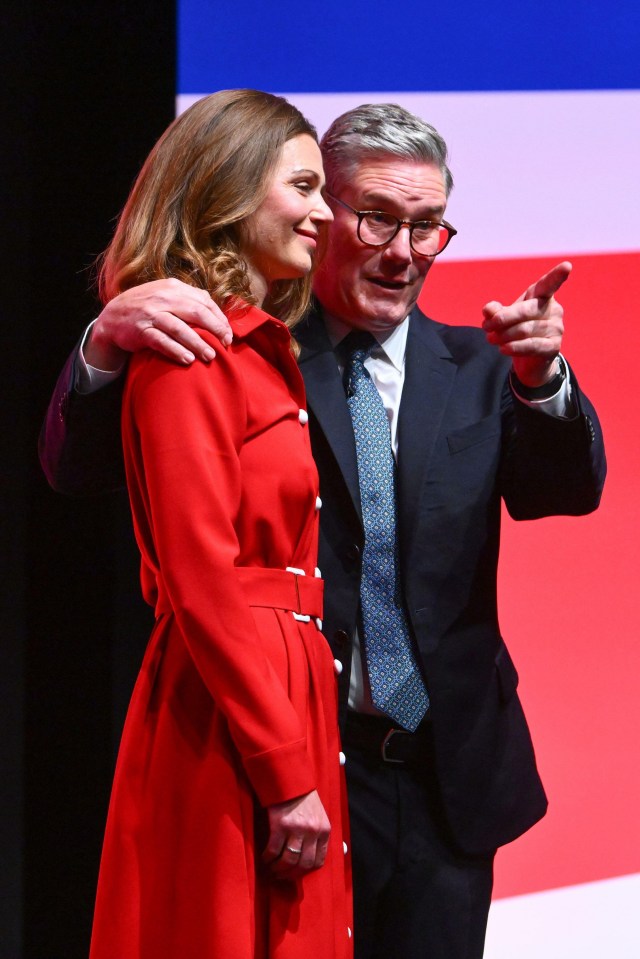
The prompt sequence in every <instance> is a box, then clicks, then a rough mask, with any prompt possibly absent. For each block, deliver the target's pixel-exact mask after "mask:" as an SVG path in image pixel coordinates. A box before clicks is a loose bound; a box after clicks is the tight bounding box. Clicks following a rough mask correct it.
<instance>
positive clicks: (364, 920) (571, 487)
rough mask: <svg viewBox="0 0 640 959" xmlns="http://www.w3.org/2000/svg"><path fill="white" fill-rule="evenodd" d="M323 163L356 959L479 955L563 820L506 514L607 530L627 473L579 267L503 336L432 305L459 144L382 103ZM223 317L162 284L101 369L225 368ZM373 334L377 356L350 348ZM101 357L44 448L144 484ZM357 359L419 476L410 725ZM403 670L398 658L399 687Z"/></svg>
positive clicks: (405, 522)
mask: <svg viewBox="0 0 640 959" xmlns="http://www.w3.org/2000/svg"><path fill="white" fill-rule="evenodd" d="M322 148H323V158H324V163H325V170H326V174H327V195H328V198H329V202H330V203H331V206H332V209H333V212H334V216H335V221H334V223H333V225H332V227H331V235H330V242H329V250H328V253H327V256H326V258H325V259H324V261H323V263H322V265H321V267H320V270H319V272H318V274H317V276H316V282H315V287H314V289H315V294H316V300H317V302H316V304H315V307H314V309H313V311H312V312H311V313H310V315H309V316H308V317H307V318H306V319H305V320H304V321H303V323H302V324H301V325H300V326H299V327H298V328H297V330H296V337H297V338H298V341H299V343H300V346H301V354H300V368H301V370H302V373H303V376H304V380H305V384H306V389H307V397H308V407H309V417H310V420H309V422H310V428H311V435H312V443H313V450H314V456H315V459H316V463H317V465H318V469H319V472H320V481H321V494H322V501H323V504H322V512H321V544H320V558H319V564H320V568H321V570H322V575H323V577H324V579H325V581H326V594H325V597H326V599H325V618H324V633H325V635H326V638H327V640H328V641H329V643H330V644H331V646H332V649H333V652H334V656H335V659H336V670H337V672H338V673H339V684H340V709H341V723H342V728H343V731H344V751H345V753H346V772H347V779H348V784H349V794H350V808H351V829H352V853H353V868H354V893H355V910H356V913H355V945H356V956H357V959H395V957H397V959H400V957H402V959H479V957H481V956H482V952H483V943H484V934H485V928H486V920H487V913H488V908H489V902H490V897H491V884H492V866H493V857H494V854H495V850H496V848H497V847H498V846H499V845H501V844H503V843H506V842H509V841H511V840H512V839H515V838H516V837H517V836H519V835H520V834H521V833H522V832H524V831H525V830H526V829H528V828H529V827H530V826H531V825H533V823H535V822H536V821H537V820H538V819H540V818H541V816H543V815H544V812H545V809H546V797H545V794H544V790H543V788H542V784H541V782H540V779H539V776H538V772H537V769H536V764H535V757H534V752H533V748H532V745H531V739H530V735H529V731H528V728H527V724H526V721H525V718H524V715H523V712H522V708H521V705H520V701H519V698H518V695H517V691H516V688H517V684H518V676H517V672H516V669H515V667H514V665H513V663H512V661H511V659H510V656H509V653H508V651H507V648H506V646H505V644H504V642H503V640H502V638H501V636H500V630H499V624H498V614H497V599H496V575H497V561H498V549H499V532H500V508H501V500H504V501H505V503H506V505H507V508H508V510H509V512H510V513H511V515H512V516H513V517H514V518H516V519H534V518H536V517H541V516H547V515H551V514H571V515H576V514H582V513H588V512H590V511H591V510H593V509H595V508H596V507H597V505H598V502H599V498H600V494H601V490H602V484H603V482H604V475H605V460H604V449H603V443H602V435H601V431H600V427H599V424H598V420H597V417H596V415H595V412H594V410H593V408H592V407H591V405H590V403H589V401H588V400H587V399H586V397H585V396H584V395H583V394H582V393H581V392H580V390H579V387H578V384H577V382H576V380H575V376H574V374H573V372H572V371H571V370H570V369H569V367H568V365H567V364H566V362H565V361H564V359H563V358H562V357H561V356H560V355H559V351H560V345H561V339H562V333H563V321H562V308H561V307H560V306H559V304H558V303H557V301H556V300H555V297H554V294H555V292H556V291H557V289H558V288H559V287H560V286H561V284H562V283H563V282H564V280H565V279H566V278H567V276H568V274H569V271H570V265H569V264H560V265H559V266H557V267H556V268H555V269H554V270H552V271H550V273H548V274H547V275H546V276H544V277H542V278H541V279H540V280H539V281H538V282H537V283H535V284H533V285H532V286H531V287H530V288H529V289H528V290H527V291H526V293H525V294H523V296H522V297H521V298H520V299H519V300H518V301H516V302H515V303H513V304H511V305H509V306H503V305H502V304H500V303H497V302H492V303H489V304H487V305H486V306H485V308H484V324H483V325H484V332H483V331H482V330H479V329H472V328H469V327H464V328H463V327H451V326H446V325H444V324H441V323H437V322H434V321H433V320H430V319H428V318H427V317H425V316H424V315H423V314H422V313H421V312H420V310H419V309H418V308H417V307H416V301H417V298H418V295H419V293H420V290H421V288H422V284H423V282H424V279H425V277H426V274H427V272H428V270H429V269H430V267H431V265H432V263H433V262H434V259H435V256H437V255H438V254H439V253H440V252H441V251H442V249H444V247H445V246H446V245H447V243H448V242H449V240H450V239H451V238H452V237H453V236H454V235H455V230H454V229H453V228H452V227H451V226H450V225H449V224H447V223H446V221H445V220H444V213H445V207H446V202H447V197H448V194H449V191H450V188H451V183H452V180H451V174H450V172H449V170H448V167H447V156H446V146H445V144H444V141H443V140H442V138H441V137H440V136H439V134H438V133H437V132H436V131H435V130H434V129H433V128H432V127H430V126H429V125H428V124H425V123H424V122H423V121H421V120H419V119H418V118H416V117H414V116H412V115H411V114H409V113H407V112H406V111H404V110H403V109H401V108H399V107H396V106H392V105H375V106H365V107H361V108H358V109H357V110H353V111H350V112H349V113H347V114H345V115H344V116H342V117H340V118H338V120H336V121H335V123H334V124H333V125H332V127H331V128H330V130H329V131H328V133H327V134H326V135H325V137H324V138H323V143H322ZM212 323H213V324H214V326H215V328H216V331H217V332H222V328H221V326H220V318H219V317H218V316H217V314H216V311H215V308H214V307H213V306H212V304H211V302H210V301H209V300H208V297H207V294H206V293H203V291H196V290H191V289H190V288H188V287H184V286H183V285H181V284H178V283H175V282H173V281H156V282H154V283H150V284H146V285H145V286H142V287H139V288H137V290H131V291H127V292H126V293H124V294H121V296H120V297H118V298H116V300H114V301H112V303H111V304H108V305H107V307H106V308H105V310H104V311H103V313H102V314H101V316H100V317H99V318H98V320H97V322H96V324H95V327H94V330H93V333H92V335H91V337H90V339H89V340H88V343H86V344H85V355H86V359H87V360H89V362H90V363H91V366H92V367H98V368H102V369H105V370H112V369H115V368H116V367H117V366H118V365H119V363H120V362H121V361H122V359H123V357H124V356H125V354H126V350H128V349H136V348H139V347H140V346H149V345H152V346H154V347H155V348H159V349H161V350H163V351H164V352H166V353H167V355H169V356H171V357H172V358H174V359H176V360H178V361H180V362H192V361H193V360H194V358H195V357H199V358H201V359H205V360H210V359H211V356H210V355H209V354H205V353H204V352H203V345H202V342H201V341H199V338H198V336H197V334H196V332H195V331H194V330H193V329H191V328H190V327H191V325H193V324H195V325H205V326H209V327H211V325H212ZM354 330H359V331H365V333H366V332H368V333H371V334H373V337H374V339H373V340H372V341H371V340H370V341H369V343H368V345H367V346H366V347H362V346H361V344H360V345H358V344H356V345H355V346H353V344H352V346H351V347H350V348H349V349H347V348H346V347H345V345H344V344H345V341H346V337H347V335H348V334H350V332H352V331H354ZM346 342H349V341H346ZM358 350H360V353H359V354H358ZM354 357H355V359H354ZM83 363H84V360H82V358H81V357H72V358H71V359H70V362H69V364H68V365H67V367H66V368H65V371H63V374H62V375H61V378H60V380H59V383H58V388H57V391H56V394H55V395H54V398H53V400H52V404H51V407H50V410H49V415H48V419H47V422H46V424H45V429H44V432H43V447H42V458H43V465H44V467H45V470H46V472H47V475H48V477H49V479H50V481H51V482H52V484H53V485H54V486H57V487H58V488H63V489H65V490H67V491H73V490H76V489H92V488H93V489H98V488H105V487H108V486H109V485H115V484H117V483H119V482H121V480H122V470H121V464H120V463H119V460H118V432H117V418H116V413H117V408H118V403H119V393H118V387H117V385H114V384H112V385H110V386H107V387H105V388H104V389H102V390H99V391H98V392H94V393H91V394H90V395H88V396H84V397H83V396H81V395H80V394H79V393H78V391H77V390H76V389H75V385H76V382H77V381H76V377H77V375H78V374H77V370H76V366H77V365H78V364H79V365H80V366H82V365H83ZM354 363H356V364H357V363H360V367H359V368H358V369H359V374H358V375H359V377H360V379H359V380H358V383H362V382H363V381H367V380H369V381H371V382H373V384H374V385H375V387H376V389H377V394H376V395H377V400H376V402H378V403H380V402H381V407H382V408H383V409H384V414H385V416H386V422H387V424H388V435H387V439H386V443H387V445H388V446H390V447H391V451H392V454H393V458H394V460H395V463H396V466H394V467H393V471H394V474H395V475H394V476H393V477H392V486H393V487H394V491H393V493H392V499H395V501H396V502H395V504H393V503H392V506H391V508H390V510H389V509H388V510H387V518H386V520H385V521H384V522H386V523H387V525H389V524H390V526H391V535H392V537H395V545H393V544H392V547H391V549H390V552H391V553H393V550H394V549H395V550H396V553H395V555H396V557H397V559H398V562H397V563H396V564H394V563H391V567H393V568H392V569H391V572H390V574H389V575H390V576H391V579H392V592H393V593H394V595H395V598H396V599H397V606H398V610H396V612H397V613H398V615H399V616H400V618H401V620H402V623H403V625H401V626H396V625H393V626H392V629H391V633H393V634H394V636H392V637H391V638H392V639H395V634H398V633H400V632H404V633H406V642H405V647H404V652H402V653H398V654H397V655H398V657H399V658H398V663H399V660H400V658H403V657H404V662H409V669H410V671H411V672H412V676H413V678H412V680H411V682H412V683H413V684H414V685H413V687H412V688H414V689H415V688H416V685H417V687H418V688H419V690H420V693H419V695H418V700H419V703H420V704H419V705H417V706H416V705H415V701H412V706H411V708H412V709H414V716H417V719H415V721H407V722H406V723H405V722H404V720H403V719H402V718H401V719H398V718H397V715H398V713H397V712H396V711H395V710H394V709H391V707H389V708H388V709H387V707H386V706H381V703H382V702H383V700H382V699H381V698H380V694H379V692H378V685H379V671H380V666H379V660H377V658H376V657H378V656H379V655H380V653H379V647H380V643H379V642H378V641H379V640H380V636H379V635H376V630H377V629H378V627H376V626H375V625H374V626H371V625H370V623H371V621H370V620H369V618H368V616H369V613H368V609H367V606H368V604H369V603H370V602H371V597H370V591H369V590H368V588H367V590H365V588H364V584H365V582H366V581H368V578H369V577H370V571H369V570H368V567H370V566H371V565H372V555H374V554H375V552H376V550H377V549H378V545H379V544H378V539H379V538H384V536H386V531H385V532H384V533H381V534H380V536H379V535H378V533H377V532H376V535H375V536H374V535H370V536H369V538H368V539H367V537H366V536H365V529H373V528H374V527H373V526H368V525H367V524H368V523H369V522H370V520H369V518H368V511H369V509H370V500H371V496H372V491H371V488H370V487H371V486H372V485H373V486H374V487H375V483H376V479H375V476H376V470H375V469H374V470H373V479H371V475H370V474H372V470H371V468H370V464H368V463H367V462H366V460H365V459H363V458H362V457H366V455H367V454H366V453H365V452H363V446H362V444H361V435H362V416H364V418H365V424H366V417H367V415H369V414H368V413H367V412H366V410H368V409H369V408H370V407H365V412H364V414H363V413H361V414H360V422H359V424H358V423H357V422H356V419H355V418H354V419H353V421H352V416H354V417H355V416H357V414H356V413H354V408H353V402H355V401H354V400H353V397H356V400H357V396H358V390H359V388H360V387H359V385H356V379H353V378H352V377H353V375H354V374H353V370H354V368H355V367H354ZM363 367H364V371H366V372H364V371H363ZM81 375H84V376H85V377H86V376H89V377H91V376H94V377H95V375H96V374H95V370H89V371H87V370H86V369H85V372H84V374H81ZM98 375H99V374H98ZM374 400H375V397H374ZM372 415H373V414H372ZM385 416H383V419H384V418H385ZM359 431H360V432H359ZM371 432H373V428H372V430H371ZM376 455H378V454H377V452H376ZM365 472H366V473H367V476H368V479H367V490H366V491H365V489H364V485H365V484H364V482H363V479H364V474H365ZM380 475H382V474H381V473H380ZM380 482H382V480H380ZM375 494H376V490H375V489H373V498H374V499H375ZM376 529H377V527H376ZM394 577H395V578H394ZM361 587H362V590H363V591H362V595H361ZM374 591H375V590H374ZM365 593H366V595H365ZM374 622H375V620H374ZM378 622H379V620H378ZM394 624H395V620H394ZM385 642H386V640H385ZM382 646H383V647H384V643H383V644H382ZM392 655H393V656H395V655H396V653H395V652H394V653H393V654H392ZM387 665H389V664H388V663H387ZM403 668H404V667H403ZM399 672H400V667H399V665H398V664H397V663H396V662H395V660H394V661H393V662H392V663H391V669H390V675H391V677H393V675H394V674H398V673H399ZM389 682H393V678H391V680H389V679H388V678H386V677H385V679H384V682H383V685H385V683H386V684H387V685H388V683H389ZM394 695H395V693H394ZM414 707H415V708H414ZM391 713H393V715H394V718H390V715H391Z"/></svg>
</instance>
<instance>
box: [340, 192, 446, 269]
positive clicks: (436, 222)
mask: <svg viewBox="0 0 640 959" xmlns="http://www.w3.org/2000/svg"><path fill="white" fill-rule="evenodd" d="M325 195H326V196H328V197H329V199H330V200H334V201H335V202H336V203H339V204H340V206H343V207H344V208H345V210H349V211H350V212H351V213H355V215H356V216H357V217H358V229H357V234H358V239H359V240H360V242H361V243H363V244H364V245H365V246H370V247H372V248H373V249H374V250H376V249H380V247H383V246H387V245H388V244H389V243H391V242H393V240H395V238H396V237H397V235H398V233H399V232H400V230H401V229H402V227H403V226H408V227H409V245H410V246H411V249H412V250H413V252H414V253H415V255H416V256H421V257H424V259H425V260H430V259H433V257H434V256H440V254H441V253H444V251H445V250H446V249H447V247H448V246H449V244H450V243H451V240H452V239H453V238H454V236H456V235H457V233H458V231H457V230H456V228H455V227H453V226H452V225H451V224H450V223H447V221H446V220H402V219H400V217H398V216H394V215H393V213H387V212H386V210H356V209H355V208H354V207H352V206H349V204H348V203H345V202H344V200H341V199H340V198H339V197H337V196H334V195H333V193H329V191H328V190H327V192H326V194H325ZM371 213H381V214H382V215H383V216H390V217H391V218H392V219H394V220H396V222H397V224H398V225H397V227H396V229H395V232H394V233H393V235H392V236H390V237H389V239H388V240H385V241H384V243H370V242H369V241H368V240H363V239H362V237H361V236H360V228H361V226H362V221H363V220H364V218H365V216H369V215H370V214H371ZM418 223H430V224H432V225H433V226H444V227H446V229H447V230H448V231H449V236H448V237H447V242H446V243H445V245H444V246H443V247H442V249H441V250H438V251H437V253H420V251H419V250H416V249H415V247H414V245H413V230H414V227H416V226H417V225H418Z"/></svg>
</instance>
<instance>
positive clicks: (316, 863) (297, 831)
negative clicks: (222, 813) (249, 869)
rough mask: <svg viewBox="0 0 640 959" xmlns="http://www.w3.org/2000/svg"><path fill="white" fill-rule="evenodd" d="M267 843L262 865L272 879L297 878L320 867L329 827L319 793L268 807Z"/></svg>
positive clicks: (327, 841)
mask: <svg viewBox="0 0 640 959" xmlns="http://www.w3.org/2000/svg"><path fill="white" fill-rule="evenodd" d="M267 816H268V820H269V840H268V842H267V848H266V849H265V851H264V853H263V854H262V859H263V862H264V863H265V864H266V865H267V866H269V868H270V870H271V872H272V873H273V875H274V876H279V877H281V878H285V877H286V878H287V879H291V878H297V877H298V876H301V875H303V874H304V873H305V872H308V871H309V870H310V869H319V868H320V866H322V865H323V863H324V861H325V859H326V856H327V848H328V846H329V833H330V832H331V825H330V823H329V819H328V818H327V814H326V812H325V811H324V806H323V805H322V802H321V801H320V797H319V796H318V793H317V792H316V790H315V789H314V790H313V792H310V793H307V794H306V796H300V797H299V798H298V799H292V800H290V801H289V802H283V803H277V804H276V805H274V806H269V807H268V808H267Z"/></svg>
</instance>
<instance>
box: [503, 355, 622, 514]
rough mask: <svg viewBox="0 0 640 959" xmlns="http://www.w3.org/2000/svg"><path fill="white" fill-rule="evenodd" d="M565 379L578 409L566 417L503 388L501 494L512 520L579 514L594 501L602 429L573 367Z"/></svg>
mask: <svg viewBox="0 0 640 959" xmlns="http://www.w3.org/2000/svg"><path fill="white" fill-rule="evenodd" d="M571 383H572V388H573V395H574V399H575V402H576V405H577V409H578V413H577V415H576V416H575V417H573V418H571V419H562V418H559V417H555V416H550V415H548V414H546V413H541V412H539V411H537V410H534V409H531V407H529V406H527V405H526V404H525V403H521V402H520V401H519V400H518V398H517V397H516V396H515V394H514V393H513V392H512V391H511V389H510V387H509V385H508V384H507V385H506V387H505V394H504V397H503V401H504V403H505V405H507V406H509V407H511V411H512V412H511V415H510V416H507V422H509V421H510V426H509V427H508V433H509V439H508V442H507V444H506V453H505V459H504V482H503V496H504V500H505V503H506V505H507V509H508V511H509V514H510V515H511V516H512V517H513V518H514V519H518V520H520V519H538V518H540V517H542V516H554V515H566V516H580V515H583V514H585V513H591V512H593V510H595V509H597V507H598V505H599V503H600V497H601V495H602V489H603V486H604V480H605V476H606V471H607V465H606V458H605V452H604V441H603V436H602V429H601V427H600V422H599V420H598V416H597V414H596V411H595V409H594V408H593V406H592V404H591V403H590V401H589V400H588V398H587V397H586V396H585V395H584V393H582V392H581V390H580V387H579V386H578V383H577V380H576V377H575V375H574V374H573V372H571Z"/></svg>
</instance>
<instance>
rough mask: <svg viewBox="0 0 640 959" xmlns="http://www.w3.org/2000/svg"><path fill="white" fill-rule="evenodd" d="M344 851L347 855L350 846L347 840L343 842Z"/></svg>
mask: <svg viewBox="0 0 640 959" xmlns="http://www.w3.org/2000/svg"><path fill="white" fill-rule="evenodd" d="M342 851H343V852H344V854H345V856H346V855H347V853H348V852H349V847H348V846H347V844H346V842H343V843H342Z"/></svg>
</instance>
